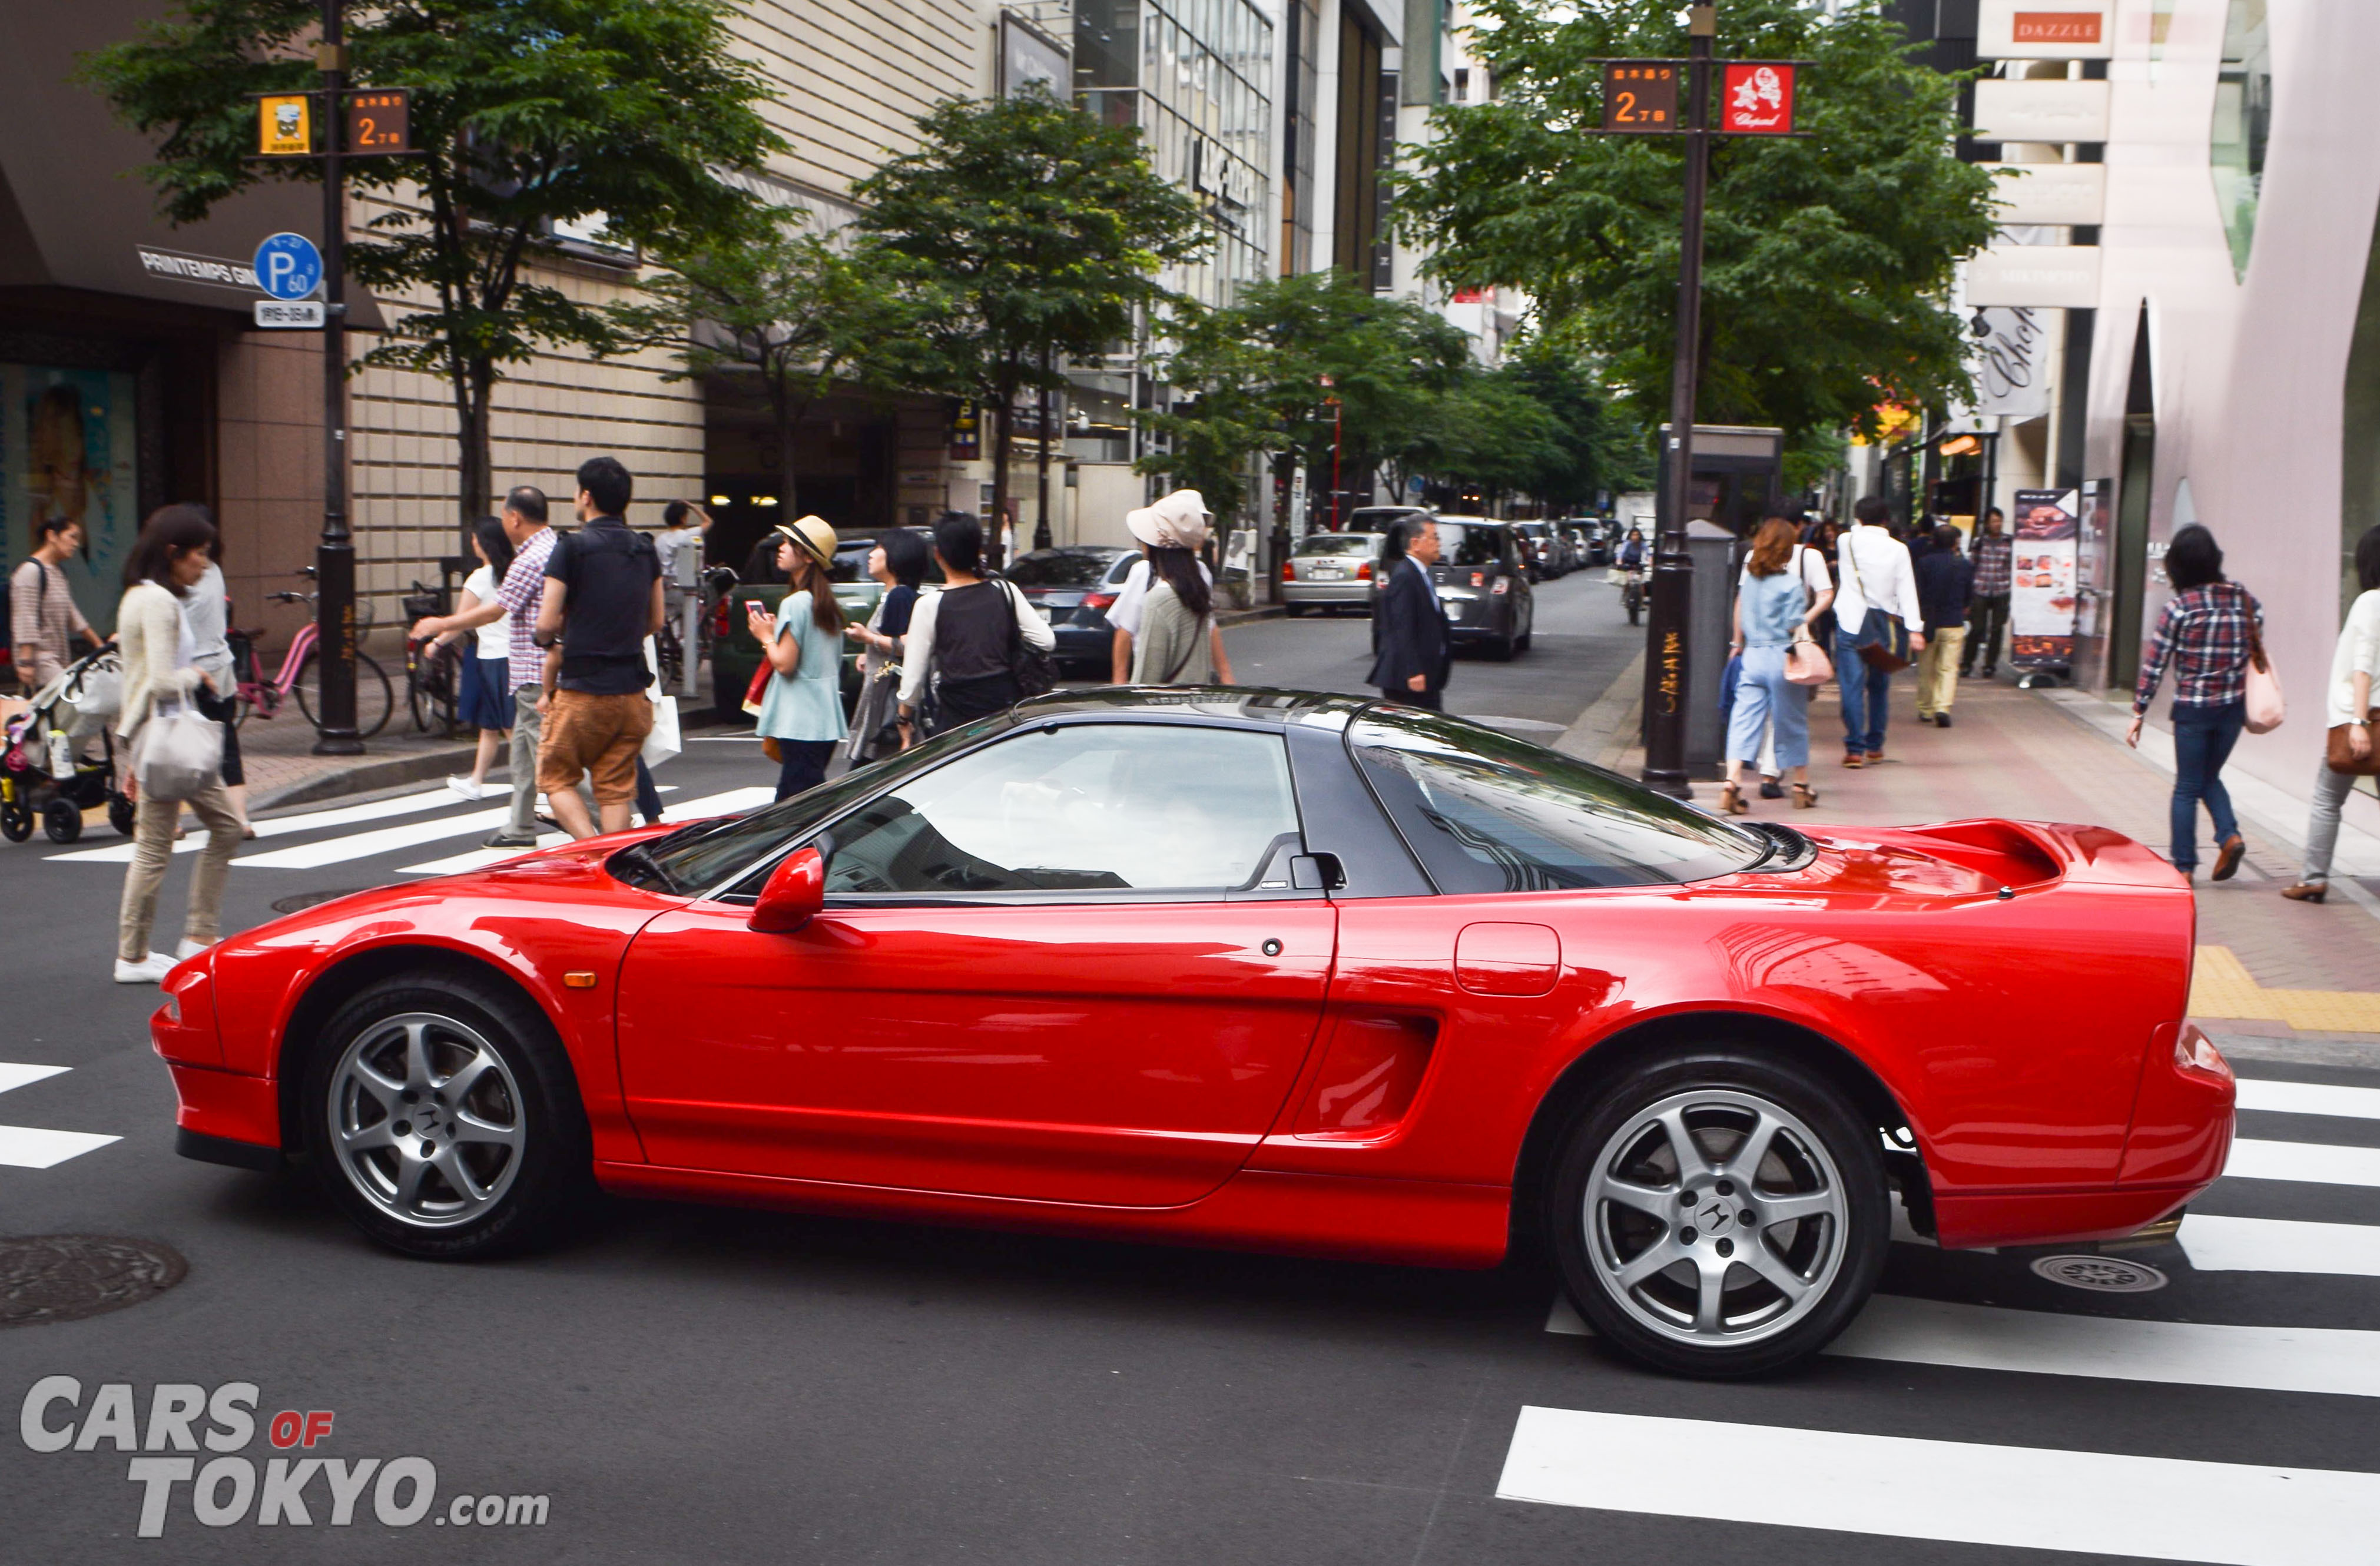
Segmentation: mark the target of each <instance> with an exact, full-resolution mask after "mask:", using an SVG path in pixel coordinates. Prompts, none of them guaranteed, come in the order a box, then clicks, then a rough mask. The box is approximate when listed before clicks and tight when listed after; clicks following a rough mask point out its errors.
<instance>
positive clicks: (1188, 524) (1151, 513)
mask: <svg viewBox="0 0 2380 1566" xmlns="http://www.w3.org/2000/svg"><path fill="white" fill-rule="evenodd" d="M1123 525H1124V528H1126V530H1128V531H1129V532H1130V533H1131V534H1132V536H1133V537H1134V538H1135V539H1137V540H1140V542H1141V545H1142V547H1143V548H1144V549H1145V550H1146V551H1147V554H1148V576H1149V589H1148V596H1147V598H1146V599H1145V600H1143V601H1142V603H1141V609H1140V628H1139V631H1138V633H1137V634H1136V635H1135V636H1134V637H1133V641H1132V683H1133V684H1134V685H1136V686H1212V685H1225V686H1227V685H1230V684H1231V683H1232V662H1231V660H1230V659H1229V658H1228V657H1226V656H1224V653H1223V631H1222V627H1221V626H1220V625H1216V624H1215V590H1214V588H1213V587H1212V585H1210V584H1209V583H1208V579H1207V573H1206V572H1205V571H1203V570H1201V569H1200V568H1199V563H1198V552H1199V551H1200V550H1201V549H1204V548H1205V547H1206V545H1207V538H1208V530H1207V524H1206V520H1205V517H1204V516H1203V514H1200V513H1184V512H1182V511H1179V510H1168V509H1166V508H1164V507H1162V506H1154V505H1152V506H1143V507H1141V508H1140V509H1139V510H1136V511H1128V512H1126V513H1124V518H1123Z"/></svg>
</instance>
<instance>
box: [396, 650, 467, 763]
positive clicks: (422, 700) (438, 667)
mask: <svg viewBox="0 0 2380 1566" xmlns="http://www.w3.org/2000/svg"><path fill="white" fill-rule="evenodd" d="M460 662H461V660H460V659H458V658H457V657H456V656H455V649H453V648H452V647H433V646H431V645H429V644H427V643H421V644H415V643H410V642H408V643H407V645H406V649H405V706H406V710H407V712H409V713H410V714H411V715H412V717H413V726H414V728H415V729H416V730H417V731H418V732H419V733H422V734H428V733H429V732H430V731H431V728H432V727H435V728H436V729H437V730H438V731H439V732H440V733H441V734H444V735H445V736H446V737H447V738H448V739H453V738H454V737H455V698H456V695H457V692H456V690H455V679H456V674H457V669H458V665H459V664H460Z"/></svg>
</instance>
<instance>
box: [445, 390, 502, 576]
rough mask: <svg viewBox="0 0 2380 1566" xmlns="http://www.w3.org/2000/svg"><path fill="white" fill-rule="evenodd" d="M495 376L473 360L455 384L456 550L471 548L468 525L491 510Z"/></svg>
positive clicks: (470, 527) (493, 461)
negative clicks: (490, 412) (490, 413)
mask: <svg viewBox="0 0 2380 1566" xmlns="http://www.w3.org/2000/svg"><path fill="white" fill-rule="evenodd" d="M495 379H496V372H495V366H493V365H492V364H489V363H486V362H485V361H474V362H472V363H469V364H467V365H466V366H465V367H464V370H463V375H462V378H461V379H460V380H459V381H458V382H456V384H455V443H456V445H457V447H458V453H457V455H458V456H459V458H460V460H459V461H458V462H457V464H456V467H455V480H456V483H455V505H456V516H457V519H458V521H459V522H460V530H461V533H462V542H461V544H460V545H459V546H458V548H457V549H456V552H457V553H459V554H468V553H470V552H471V533H472V529H473V528H476V527H477V526H478V525H479V521H480V517H482V516H491V515H492V514H493V513H494V510H495V457H494V454H493V451H492V442H491V440H490V432H489V428H488V405H489V403H490V402H491V400H492V395H491V394H492V392H493V390H494V387H495Z"/></svg>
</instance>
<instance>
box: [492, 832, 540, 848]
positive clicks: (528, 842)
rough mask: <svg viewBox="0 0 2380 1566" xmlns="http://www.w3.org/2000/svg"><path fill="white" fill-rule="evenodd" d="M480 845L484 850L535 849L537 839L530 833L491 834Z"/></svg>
mask: <svg viewBox="0 0 2380 1566" xmlns="http://www.w3.org/2000/svg"><path fill="white" fill-rule="evenodd" d="M480 846H481V847H482V848H534V847H536V846H537V839H536V838H535V837H534V836H532V835H530V834H529V833H528V832H491V833H490V834H489V835H488V836H487V837H486V838H484V839H482V840H481V841H480Z"/></svg>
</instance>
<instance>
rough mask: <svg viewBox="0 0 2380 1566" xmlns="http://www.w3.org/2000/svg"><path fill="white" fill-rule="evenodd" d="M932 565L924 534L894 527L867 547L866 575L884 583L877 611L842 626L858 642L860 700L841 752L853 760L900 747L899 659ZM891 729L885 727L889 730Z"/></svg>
mask: <svg viewBox="0 0 2380 1566" xmlns="http://www.w3.org/2000/svg"><path fill="white" fill-rule="evenodd" d="M931 564H933V557H932V552H931V550H930V547H929V545H928V544H927V542H926V538H925V535H924V534H922V533H920V532H918V531H917V530H916V529H915V528H893V529H892V531H891V532H888V533H886V534H884V535H883V536H882V537H881V538H880V539H878V540H876V547H875V548H874V549H871V550H869V551H868V576H869V577H872V578H873V579H874V580H876V581H877V582H879V583H880V584H881V585H882V586H883V589H884V591H883V594H882V595H881V596H880V597H879V598H878V599H877V601H876V612H875V613H873V614H870V615H869V616H868V624H866V625H846V626H844V633H843V634H844V635H845V636H847V637H850V638H851V639H852V640H854V641H856V642H857V643H858V644H859V645H860V648H861V651H860V654H859V702H858V705H857V707H856V709H855V710H854V711H853V713H852V716H851V735H850V739H849V741H848V743H847V744H846V746H845V747H844V754H845V755H846V756H847V757H848V758H849V759H851V760H852V761H853V762H854V763H857V762H862V761H874V760H878V759H881V758H883V757H886V756H891V755H892V754H894V753H895V752H897V751H901V750H905V749H907V748H908V745H909V738H910V736H909V733H908V730H909V725H908V724H906V723H905V722H902V721H901V718H900V710H901V661H902V657H903V648H904V646H905V643H906V640H907V638H908V635H909V618H910V615H911V614H912V613H914V612H915V610H916V609H917V594H918V591H919V589H921V588H922V587H923V585H924V583H925V580H926V568H927V567H928V566H929V565H931ZM888 731H890V732H888Z"/></svg>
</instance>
